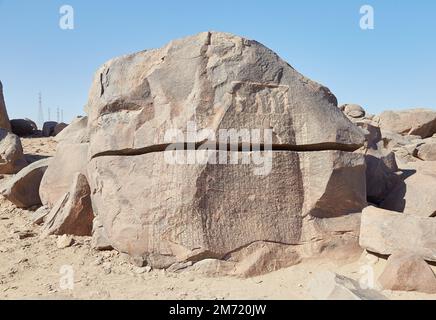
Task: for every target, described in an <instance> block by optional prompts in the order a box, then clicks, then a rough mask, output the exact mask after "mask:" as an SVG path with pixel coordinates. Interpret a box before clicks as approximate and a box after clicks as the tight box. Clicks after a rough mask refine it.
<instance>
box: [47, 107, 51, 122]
mask: <svg viewBox="0 0 436 320" xmlns="http://www.w3.org/2000/svg"><path fill="white" fill-rule="evenodd" d="M47 117H48V118H47V120H48V121H50V120H51V112H50V108H47Z"/></svg>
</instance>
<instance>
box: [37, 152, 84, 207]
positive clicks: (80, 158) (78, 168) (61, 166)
mask: <svg viewBox="0 0 436 320" xmlns="http://www.w3.org/2000/svg"><path fill="white" fill-rule="evenodd" d="M87 161H88V144H86V143H83V144H77V143H76V144H69V143H62V144H59V145H58V148H57V150H56V155H55V156H54V157H53V159H52V161H51V162H50V166H49V167H48V169H47V171H46V172H45V174H44V176H43V178H42V181H41V185H40V188H39V195H40V197H41V201H42V203H43V204H44V205H47V206H49V207H53V206H54V204H55V203H56V202H58V200H59V199H60V198H62V197H63V196H64V195H65V193H67V192H68V191H69V189H70V186H71V184H72V182H73V180H74V177H75V176H76V174H77V173H82V174H86V164H87Z"/></svg>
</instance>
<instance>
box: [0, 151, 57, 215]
mask: <svg viewBox="0 0 436 320" xmlns="http://www.w3.org/2000/svg"><path fill="white" fill-rule="evenodd" d="M49 162H50V159H43V160H40V161H37V162H34V163H32V164H30V165H29V166H27V167H25V168H24V169H23V170H21V171H20V172H19V173H18V174H17V175H15V176H14V177H13V178H12V179H10V180H9V181H8V182H7V184H6V185H5V186H4V187H3V189H2V190H1V191H0V193H1V194H2V195H3V196H4V197H5V198H6V199H8V200H9V201H11V202H12V203H13V204H15V205H16V206H17V207H18V208H30V207H32V206H36V205H41V198H40V197H39V186H40V184H41V180H42V177H43V175H44V173H45V170H47V167H48V165H49Z"/></svg>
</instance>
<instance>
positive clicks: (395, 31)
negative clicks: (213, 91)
mask: <svg viewBox="0 0 436 320" xmlns="http://www.w3.org/2000/svg"><path fill="white" fill-rule="evenodd" d="M63 4H69V5H72V6H73V8H74V9H75V29H74V30H72V31H65V30H61V29H60V28H59V18H60V14H59V8H60V7H61V5H63ZM364 4H370V5H372V6H373V7H374V10H375V29H374V30H371V31H362V30H361V29H360V27H359V20H360V13H359V9H360V7H361V6H362V5H364ZM207 30H215V31H226V32H231V33H234V34H238V35H242V36H245V37H248V38H251V39H255V40H258V41H260V42H262V43H263V44H265V45H266V46H268V47H269V48H271V49H273V50H274V51H276V52H277V53H278V54H279V55H280V56H281V57H282V58H284V59H285V60H287V61H288V62H289V63H290V64H291V65H292V66H294V67H295V68H296V69H297V70H298V71H300V72H301V73H303V74H304V75H306V76H308V77H309V78H311V79H313V80H316V81H318V82H320V83H322V84H324V85H326V86H328V87H329V88H330V89H331V90H332V91H333V92H334V93H335V94H336V96H337V97H338V99H339V101H340V103H346V102H354V103H359V104H362V105H363V106H364V107H366V108H367V110H368V111H370V112H372V113H378V112H380V111H382V110H385V109H401V108H408V107H430V108H435V107H436V1H433V0H416V1H410V0H377V1H376V0H373V1H371V0H361V1H359V0H304V1H303V0H298V1H297V0H293V1H292V0H282V1H279V0H276V1H274V0H270V1H259V0H232V1H228V0H219V1H213V2H212V1H206V0H203V1H200V0H184V1H176V0H173V1H165V0H161V1H147V0H142V1H139V0H138V1H134V0H124V1H121V0H119V1H114V0H112V1H111V0H106V1H103V0H92V1H90V0H88V1H85V0H63V1H56V0H53V1H50V0H38V1H36V0H28V1H24V0H0V43H1V47H0V79H1V80H2V81H3V85H4V89H5V97H6V103H7V107H8V111H9V115H10V118H20V117H30V118H32V119H35V120H37V114H38V112H37V110H38V103H37V98H38V92H39V91H42V94H43V103H44V111H45V113H46V115H45V116H46V117H47V108H48V107H50V108H51V109H52V112H51V113H52V119H54V118H55V109H56V107H61V108H63V109H64V118H65V119H64V120H65V121H69V120H70V119H71V118H73V117H74V116H76V115H78V114H83V113H84V112H83V106H84V105H85V103H86V100H87V95H88V90H89V87H90V84H91V80H92V77H93V74H94V72H95V70H97V68H98V67H99V66H100V65H101V64H103V63H104V62H105V61H106V60H108V59H110V58H112V57H115V56H118V55H122V54H126V53H131V52H135V51H139V50H143V49H147V48H156V47H161V46H162V45H164V44H166V43H167V42H168V41H169V40H171V39H174V38H179V37H183V36H186V35H191V34H196V33H198V32H201V31H207Z"/></svg>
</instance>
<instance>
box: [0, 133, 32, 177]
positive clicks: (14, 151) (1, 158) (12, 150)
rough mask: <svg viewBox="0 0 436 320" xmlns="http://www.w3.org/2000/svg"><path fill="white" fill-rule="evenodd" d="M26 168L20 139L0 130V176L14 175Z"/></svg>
mask: <svg viewBox="0 0 436 320" xmlns="http://www.w3.org/2000/svg"><path fill="white" fill-rule="evenodd" d="M25 166H27V161H26V159H25V158H24V153H23V146H22V145H21V141H20V138H18V136H16V135H15V134H12V133H9V132H8V131H7V130H6V129H0V174H15V173H18V172H19V171H20V170H21V169H23V168H24V167H25Z"/></svg>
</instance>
